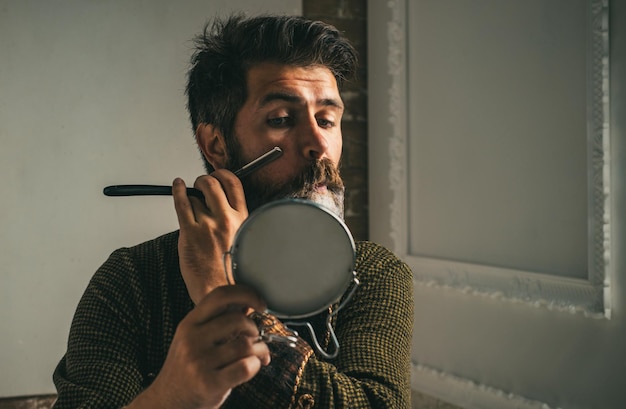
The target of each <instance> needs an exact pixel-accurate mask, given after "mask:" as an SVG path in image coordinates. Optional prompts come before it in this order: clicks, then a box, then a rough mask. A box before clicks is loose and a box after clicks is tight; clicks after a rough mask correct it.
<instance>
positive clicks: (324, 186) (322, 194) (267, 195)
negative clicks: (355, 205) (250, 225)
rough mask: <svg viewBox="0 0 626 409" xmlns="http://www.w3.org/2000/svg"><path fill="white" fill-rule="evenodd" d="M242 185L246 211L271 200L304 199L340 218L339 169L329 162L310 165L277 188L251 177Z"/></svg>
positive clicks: (340, 187) (342, 205)
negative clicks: (246, 206)
mask: <svg viewBox="0 0 626 409" xmlns="http://www.w3.org/2000/svg"><path fill="white" fill-rule="evenodd" d="M242 184H243V189H244V192H245V195H246V202H247V205H248V210H249V211H250V212H252V211H254V210H255V209H257V208H258V207H259V206H262V205H264V204H266V203H269V202H272V201H275V200H280V199H288V198H290V199H305V200H310V201H312V202H315V203H317V204H319V205H320V206H322V207H324V208H325V209H326V210H328V211H329V212H331V213H333V214H334V215H336V216H337V217H339V218H340V219H341V220H343V219H344V191H345V188H344V184H343V180H342V179H341V176H340V175H339V170H338V169H337V167H336V166H335V165H334V164H333V163H332V162H331V161H330V160H329V159H320V160H316V161H314V162H312V163H311V164H310V165H309V166H307V167H306V168H305V169H304V170H303V171H302V172H300V173H299V174H298V175H297V176H296V177H295V178H294V179H293V180H291V181H289V182H286V183H283V184H281V185H278V186H276V185H275V184H272V182H271V181H264V180H262V179H261V178H260V177H259V175H255V174H253V175H250V176H249V177H248V178H246V179H244V180H243V181H242Z"/></svg>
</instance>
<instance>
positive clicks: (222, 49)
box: [54, 16, 413, 409]
mask: <svg viewBox="0 0 626 409" xmlns="http://www.w3.org/2000/svg"><path fill="white" fill-rule="evenodd" d="M196 46H197V48H196V52H195V54H194V55H193V57H192V61H191V68H190V71H189V78H188V85H187V95H188V109H189V113H190V117H191V122H192V127H193V130H194V132H195V137H196V141H197V144H198V147H199V149H200V151H201V153H202V157H203V158H204V161H205V167H206V169H207V175H203V176H200V177H198V178H197V179H196V181H195V183H194V185H193V186H194V188H195V189H198V190H199V191H201V192H202V193H203V196H204V198H203V199H199V198H197V197H194V196H188V195H187V188H186V185H185V183H184V182H183V181H182V180H181V179H179V178H177V179H175V180H174V182H173V186H172V194H173V197H174V207H175V211H176V213H177V216H178V221H179V225H180V230H179V231H176V232H172V233H169V234H166V235H164V236H161V237H159V238H156V239H154V240H152V241H149V242H146V243H143V244H140V245H138V246H135V247H132V248H125V249H120V250H117V251H115V252H114V253H113V254H112V255H111V256H110V258H109V259H108V260H107V261H106V262H105V263H104V264H103V266H102V267H101V268H100V269H99V270H98V271H97V272H96V274H95V275H94V277H93V278H92V280H91V282H90V284H89V286H88V288H87V289H86V291H85V293H84V295H83V297H82V299H81V301H80V303H79V305H78V308H77V311H76V314H75V317H74V320H73V323H72V328H71V331H70V336H69V342H68V349H67V352H66V354H65V356H64V357H63V358H62V360H61V362H60V363H59V365H58V366H57V368H56V370H55V373H54V381H55V384H56V386H57V390H58V400H57V402H56V404H55V408H58V409H62V408H78V407H80V408H120V407H123V406H125V407H127V408H151V409H155V408H219V407H225V408H272V409H275V408H288V407H290V408H291V407H293V408H311V407H319V408H394V409H397V408H408V407H409V395H410V386H409V367H410V366H409V365H410V362H409V359H410V344H411V329H412V316H413V315H412V309H413V300H412V281H411V272H410V270H409V268H408V267H407V266H406V264H405V263H403V262H402V261H400V260H399V259H397V258H396V257H395V256H394V255H393V254H392V253H391V252H389V251H388V250H386V249H384V248H382V247H381V246H378V245H376V244H374V243H369V242H358V243H356V263H355V272H356V275H357V277H358V279H359V280H360V282H361V285H360V286H359V288H358V289H357V290H356V292H355V295H354V297H353V299H352V300H351V302H350V303H349V304H348V305H347V306H346V307H345V308H343V309H342V310H341V311H340V312H339V313H338V314H337V315H336V316H334V317H333V321H332V325H333V328H334V330H335V333H336V334H337V338H338V340H339V343H340V345H341V349H340V350H339V353H338V355H337V356H336V357H334V358H331V359H328V357H324V356H319V355H318V354H316V352H315V350H314V349H313V348H311V346H310V344H311V341H310V339H308V338H307V337H306V336H304V335H302V336H301V337H297V339H296V342H294V344H293V345H288V344H285V343H270V342H266V341H265V339H264V338H262V337H259V322H258V321H257V320H255V316H257V317H258V316H266V314H265V310H266V304H265V300H263V299H261V298H260V297H259V295H258V294H257V293H256V292H255V291H254V289H251V288H248V287H245V286H242V285H236V284H234V285H231V284H229V277H228V274H229V272H228V271H225V266H224V263H223V256H224V254H225V253H226V252H227V251H228V250H229V249H230V248H231V246H232V244H233V239H234V236H235V234H236V232H237V230H238V228H239V227H240V226H241V224H242V223H243V222H244V220H246V218H247V217H248V215H249V212H252V211H253V210H254V209H256V208H258V207H259V206H261V205H263V204H265V203H268V202H270V201H273V200H277V199H282V198H289V197H291V198H301V199H307V200H311V201H314V202H316V203H319V204H320V205H322V206H324V207H325V208H328V209H329V210H330V211H332V212H333V213H335V214H336V215H337V216H338V217H342V216H343V191H344V187H343V183H342V181H341V177H340V176H339V172H338V170H337V169H338V164H339V161H340V158H341V151H342V134H341V118H342V115H343V112H344V103H343V101H342V98H341V95H340V91H339V90H340V87H341V86H342V85H343V83H344V82H345V81H346V80H348V79H350V78H352V77H353V75H354V73H355V71H356V64H357V61H356V53H355V51H354V48H353V47H352V46H351V45H350V44H349V42H348V41H347V40H346V39H345V38H344V37H343V36H342V35H341V34H340V33H339V32H338V31H337V30H336V29H335V28H334V27H332V26H330V25H327V24H324V23H321V22H314V21H308V20H305V19H303V18H301V17H288V16H261V17H254V18H245V17H243V16H231V17H230V18H228V19H225V20H219V19H217V20H214V22H213V24H207V26H206V28H205V30H204V32H203V33H202V34H201V35H199V36H198V37H197V38H196ZM274 146H278V147H280V148H281V149H282V151H283V154H282V156H281V157H280V158H279V159H277V160H275V161H273V162H272V163H270V164H268V165H266V166H264V167H263V168H261V169H260V170H258V171H256V172H255V173H253V174H252V175H250V176H248V177H247V178H245V179H243V180H240V179H239V178H237V177H236V176H235V175H234V174H233V173H232V170H235V169H238V168H240V167H241V166H242V165H243V164H245V163H248V162H249V161H251V160H252V159H254V158H256V157H258V156H260V155H261V154H263V153H265V152H267V151H268V150H269V149H271V148H273V147H274ZM231 278H232V277H231ZM251 312H253V313H251ZM331 313H332V307H331V308H330V311H324V312H322V313H320V314H318V316H316V317H313V318H312V319H311V321H312V322H313V325H314V326H315V327H316V330H317V331H318V333H324V332H325V331H326V330H327V328H325V325H324V324H325V322H326V321H325V320H326V317H327V316H328V314H331ZM270 320H271V322H272V323H273V324H272V326H271V330H272V331H274V332H275V333H277V334H286V333H288V332H287V330H286V329H285V327H284V326H283V325H282V323H280V321H279V320H278V319H277V318H275V317H274V318H272V317H270Z"/></svg>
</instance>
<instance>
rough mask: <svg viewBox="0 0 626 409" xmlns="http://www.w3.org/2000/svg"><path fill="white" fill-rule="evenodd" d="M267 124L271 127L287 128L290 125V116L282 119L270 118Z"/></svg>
mask: <svg viewBox="0 0 626 409" xmlns="http://www.w3.org/2000/svg"><path fill="white" fill-rule="evenodd" d="M267 124H268V125H269V126H272V127H274V128H280V127H282V126H285V125H287V124H289V117H288V116H283V117H280V118H270V119H268V120H267Z"/></svg>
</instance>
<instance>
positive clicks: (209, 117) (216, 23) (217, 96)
mask: <svg viewBox="0 0 626 409" xmlns="http://www.w3.org/2000/svg"><path fill="white" fill-rule="evenodd" d="M194 44H195V52H194V54H193V56H192V58H191V68H190V70H189V72H188V82H187V89H186V93H187V97H188V102H187V108H188V110H189V116H190V119H191V125H192V127H193V131H194V132H195V131H196V129H197V128H198V125H200V124H203V123H205V124H211V125H213V126H215V127H216V128H217V129H219V130H220V131H221V132H222V134H223V135H224V138H225V139H226V145H227V148H228V149H229V150H232V149H235V146H236V142H235V141H234V137H233V128H234V124H235V118H236V116H237V112H239V110H240V109H241V107H242V106H243V104H244V103H245V101H246V98H247V83H246V78H247V72H248V70H249V69H250V67H252V66H254V65H256V64H259V63H262V62H272V63H278V64H285V65H293V66H299V67H305V66H316V65H317V66H323V67H326V68H328V69H329V70H330V71H331V73H332V74H333V75H334V77H335V79H336V81H337V86H338V87H339V89H340V90H341V87H342V85H343V83H344V82H345V81H346V80H350V79H352V78H354V76H355V73H356V69H357V56H356V51H355V49H354V48H353V46H352V45H351V44H350V43H349V42H348V40H347V39H346V38H345V37H343V35H342V34H341V33H340V32H339V31H338V30H337V29H336V28H335V27H333V26H331V25H329V24H326V23H323V22H321V21H310V20H306V19H304V18H302V17H296V16H269V15H266V16H258V17H252V18H246V17H244V16H243V15H240V14H238V15H233V16H230V17H228V18H226V19H220V18H217V19H215V20H213V22H212V23H211V22H208V23H207V24H206V25H205V27H204V30H203V32H202V34H200V35H198V36H197V37H196V38H195V39H194ZM230 153H231V152H229V154H230ZM205 167H206V169H207V172H211V171H212V170H213V167H212V166H211V165H210V164H209V163H208V162H207V161H206V159H205Z"/></svg>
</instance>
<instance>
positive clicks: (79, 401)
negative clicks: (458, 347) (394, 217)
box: [53, 232, 413, 409]
mask: <svg viewBox="0 0 626 409" xmlns="http://www.w3.org/2000/svg"><path fill="white" fill-rule="evenodd" d="M177 242H178V232H173V233H169V234H167V235H164V236H162V237H159V238H157V239H154V240H151V241H148V242H146V243H143V244H140V245H138V246H135V247H131V248H123V249H120V250H117V251H115V252H114V253H113V254H112V255H111V256H110V257H109V259H108V260H107V261H106V262H105V263H104V264H103V265H102V267H100V269H99V270H98V271H97V272H96V274H95V275H94V277H93V278H92V280H91V282H90V283H89V286H88V287H87V289H86V291H85V293H84V295H83V297H82V299H81V301H80V303H79V305H78V308H77V310H76V314H75V316H74V320H73V322H72V327H71V330H70V335H69V341H68V346H67V352H66V354H65V356H64V357H63V358H62V359H61V361H60V362H59V364H58V366H57V368H56V370H55V372H54V376H53V378H54V382H55V385H56V387H57V392H58V399H57V402H56V404H55V406H54V408H55V409H65V408H72V409H76V408H94V409H95V408H120V407H122V406H124V405H125V404H127V403H128V402H130V401H132V400H133V399H134V398H135V396H137V395H138V394H139V393H140V392H141V391H142V390H143V389H144V388H146V387H147V386H148V385H149V384H150V383H151V382H152V380H153V379H154V377H155V376H156V374H158V372H159V370H160V368H161V366H162V365H163V362H164V361H165V357H166V355H167V351H168V348H169V346H170V343H171V341H172V338H173V336H174V331H175V330H176V326H177V325H178V323H179V322H180V321H181V320H182V319H183V317H185V315H186V314H187V313H188V312H189V311H190V310H191V309H192V308H193V303H192V301H191V299H190V298H189V295H188V294H187V290H186V288H185V284H184V282H183V279H182V277H181V274H180V270H179V264H178V252H177ZM356 246H357V247H356V248H357V257H356V272H357V276H358V278H359V280H360V282H361V285H360V286H359V288H358V289H357V292H356V294H355V295H354V298H353V299H352V300H350V301H349V302H348V304H347V305H346V306H345V307H344V308H343V309H342V310H340V311H339V313H338V314H337V316H336V317H335V319H334V321H333V324H334V328H335V332H336V334H337V338H338V340H339V343H340V345H341V348H340V352H339V355H338V356H337V357H336V358H335V359H332V360H329V361H325V360H323V359H322V358H321V357H318V356H316V355H315V353H314V351H313V350H312V349H311V348H310V347H309V343H307V342H305V341H306V340H307V336H306V335H304V334H302V337H303V340H301V341H299V342H298V343H297V346H296V348H291V347H289V346H287V345H283V344H280V343H270V344H269V346H270V351H271V354H272V361H271V364H270V365H269V366H267V367H264V368H262V370H261V371H260V372H259V374H257V375H256V376H255V377H254V378H253V379H252V380H251V381H250V382H248V383H246V384H243V385H241V386H239V387H237V388H235V389H234V390H233V391H232V393H231V395H230V396H229V398H228V400H227V401H226V402H225V404H224V407H225V408H261V409H262V408H268V409H269V408H271V409H277V408H313V407H315V408H353V409H358V408H393V409H403V408H409V399H410V398H409V395H410V385H409V372H410V371H409V368H410V346H411V330H412V323H413V298H412V280H411V272H410V270H409V268H408V267H407V266H406V264H405V263H403V262H402V261H400V260H399V259H397V258H396V257H395V256H394V255H393V254H392V253H391V252H389V251H388V250H386V249H384V248H383V247H381V246H378V245H376V244H374V243H370V242H358V243H357V245H356ZM325 314H327V313H322V314H320V315H319V316H316V317H314V318H313V320H312V321H313V322H314V326H315V327H316V330H317V333H318V334H320V333H324V325H323V324H324V321H325Z"/></svg>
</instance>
